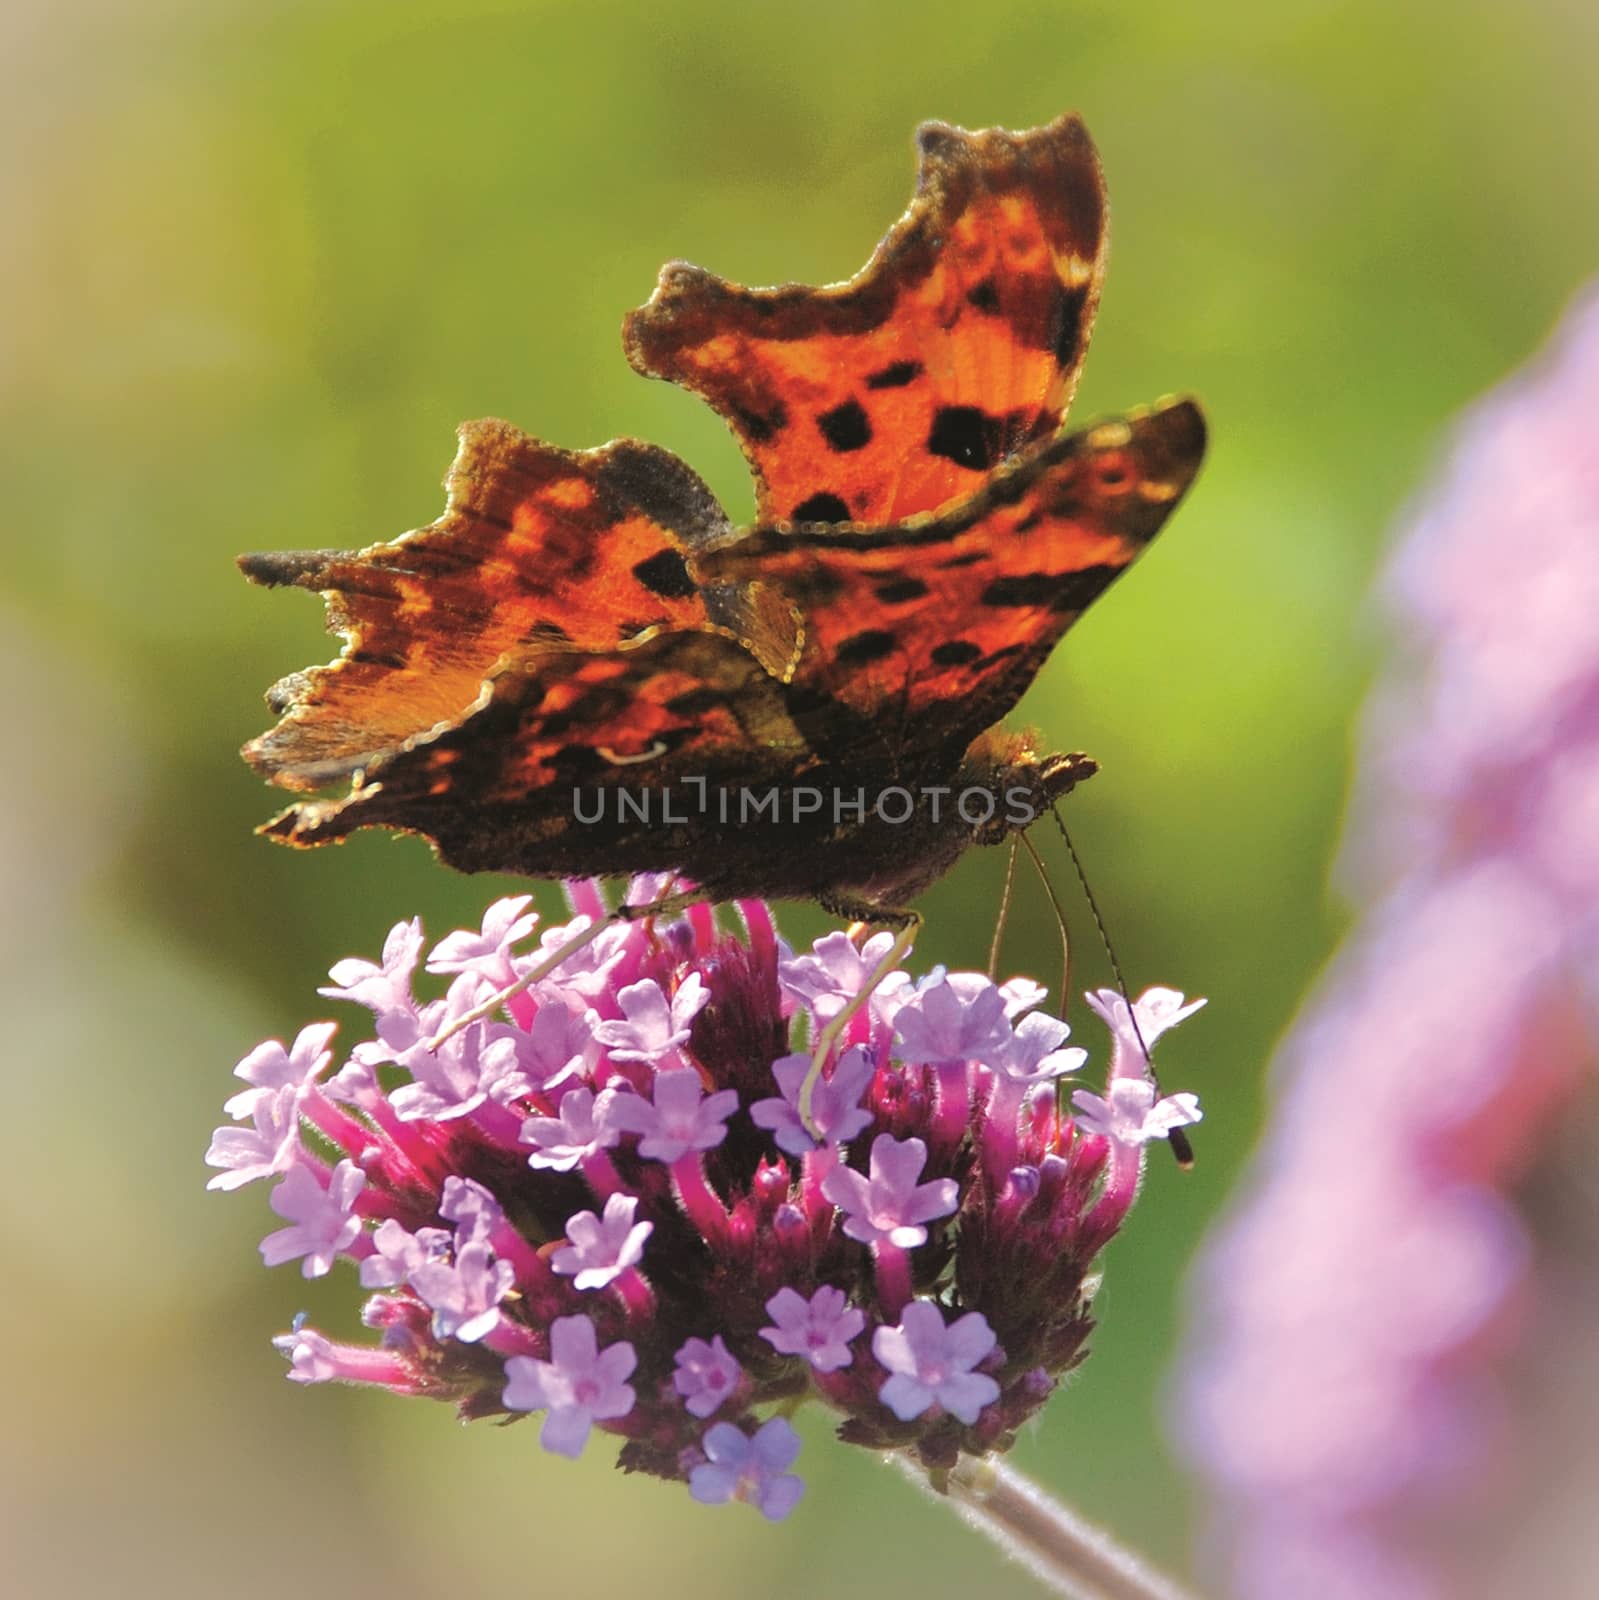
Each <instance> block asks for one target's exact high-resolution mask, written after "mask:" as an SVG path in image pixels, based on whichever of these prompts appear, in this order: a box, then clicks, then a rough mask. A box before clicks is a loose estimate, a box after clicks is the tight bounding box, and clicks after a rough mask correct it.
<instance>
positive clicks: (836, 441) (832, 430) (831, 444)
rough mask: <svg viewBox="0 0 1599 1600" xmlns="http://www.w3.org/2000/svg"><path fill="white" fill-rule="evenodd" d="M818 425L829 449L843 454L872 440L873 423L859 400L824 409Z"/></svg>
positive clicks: (818, 419) (817, 422)
mask: <svg viewBox="0 0 1599 1600" xmlns="http://www.w3.org/2000/svg"><path fill="white" fill-rule="evenodd" d="M816 426H817V427H818V428H820V429H821V430H822V437H823V438H824V439H825V440H827V447H828V449H830V450H836V451H838V452H839V453H840V454H841V455H842V454H844V453H846V452H848V451H850V450H859V449H861V448H863V447H864V446H865V445H867V444H869V443H870V442H871V438H872V424H871V422H870V421H869V420H868V418H867V415H866V411H865V408H864V407H863V406H862V405H861V403H860V401H859V400H846V401H845V402H844V403H843V405H840V406H834V407H833V409H832V410H831V411H824V412H823V413H822V414H821V415H820V416H819V417H818V418H817V419H816Z"/></svg>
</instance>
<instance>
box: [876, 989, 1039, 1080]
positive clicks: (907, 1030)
mask: <svg viewBox="0 0 1599 1600" xmlns="http://www.w3.org/2000/svg"><path fill="white" fill-rule="evenodd" d="M894 1032H895V1033H896V1034H898V1036H899V1041H900V1056H901V1059H903V1060H905V1061H908V1062H917V1063H919V1062H928V1063H936V1062H941V1061H978V1060H985V1059H987V1058H988V1057H989V1056H990V1055H992V1054H994V1053H995V1052H998V1051H1002V1050H1004V1049H1005V1047H1006V1046H1007V1044H1008V1043H1009V1041H1010V1027H1009V1024H1008V1022H1007V1019H1006V1015H1005V996H1004V995H1003V994H1001V993H1000V991H999V988H998V986H997V985H996V984H995V983H994V982H993V981H992V980H991V979H989V978H985V977H983V976H982V974H981V973H977V972H952V973H947V974H945V975H943V976H942V977H940V978H939V979H937V981H935V982H932V983H927V984H924V985H922V986H921V987H920V988H918V989H917V991H916V993H915V994H914V995H912V996H911V997H910V998H909V999H908V1000H907V1001H906V1002H905V1004H904V1005H902V1006H901V1007H900V1008H899V1010H898V1011H897V1012H895V1014H894Z"/></svg>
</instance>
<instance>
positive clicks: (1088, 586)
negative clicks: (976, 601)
mask: <svg viewBox="0 0 1599 1600" xmlns="http://www.w3.org/2000/svg"><path fill="white" fill-rule="evenodd" d="M1121 570H1122V569H1121V568H1120V567H1119V566H1109V565H1101V566H1093V567H1082V568H1080V569H1078V570H1077V571H1076V572H1020V573H1012V574H1010V575H1008V576H1006V577H1003V578H995V579H994V581H993V582H992V583H991V584H989V586H988V587H987V588H986V589H984V590H983V592H982V595H981V596H980V599H981V601H982V603H983V604H984V605H985V606H1047V607H1048V608H1049V609H1050V610H1051V611H1057V612H1066V611H1081V610H1082V609H1083V608H1084V607H1085V606H1087V605H1088V604H1089V602H1090V601H1092V600H1094V599H1095V598H1097V597H1098V595H1099V594H1100V593H1101V592H1102V591H1103V590H1104V589H1105V587H1106V585H1107V584H1109V583H1110V581H1111V579H1112V578H1114V577H1115V576H1116V574H1117V573H1118V572H1120V571H1121Z"/></svg>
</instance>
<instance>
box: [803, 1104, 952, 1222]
mask: <svg viewBox="0 0 1599 1600" xmlns="http://www.w3.org/2000/svg"><path fill="white" fill-rule="evenodd" d="M926 1164H927V1146H926V1145H925V1144H923V1143H922V1141H921V1140H920V1139H896V1138H895V1137H894V1136H893V1135H892V1134H888V1133H880V1134H878V1136H877V1137H876V1138H875V1139H874V1140H872V1154H871V1175H870V1177H862V1176H861V1174H860V1173H858V1172H856V1171H855V1169H854V1168H853V1167H845V1166H840V1167H835V1168H834V1169H833V1171H831V1172H830V1173H828V1175H827V1176H826V1178H824V1179H823V1180H822V1193H823V1195H824V1196H825V1197H826V1198H827V1199H829V1200H831V1201H832V1202H833V1204H834V1205H836V1206H837V1207H838V1208H839V1210H841V1211H842V1212H843V1213H844V1219H845V1220H844V1232H845V1233H846V1234H848V1235H849V1237H850V1238H852V1239H859V1240H860V1241H861V1243H862V1244H878V1243H886V1244H892V1245H897V1246H898V1247H899V1248H900V1249H902V1250H910V1249H913V1248H914V1247H915V1246H917V1245H919V1244H925V1243H926V1241H927V1229H926V1227H925V1226H923V1224H925V1223H928V1222H931V1221H933V1219H934V1218H936V1217H947V1216H949V1215H950V1213H951V1212H953V1211H954V1209H955V1207H956V1206H957V1205H958V1204H959V1203H960V1186H959V1185H958V1184H957V1183H956V1182H955V1180H954V1179H953V1178H935V1179H934V1180H933V1181H932V1182H931V1183H918V1182H917V1181H916V1180H917V1179H918V1178H920V1177H921V1175H922V1168H923V1167H924V1166H925V1165H926Z"/></svg>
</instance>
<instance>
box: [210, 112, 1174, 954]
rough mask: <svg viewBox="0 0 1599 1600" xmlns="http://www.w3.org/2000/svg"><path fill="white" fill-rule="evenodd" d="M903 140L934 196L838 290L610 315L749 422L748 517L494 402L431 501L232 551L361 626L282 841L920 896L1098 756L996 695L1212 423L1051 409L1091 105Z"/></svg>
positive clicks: (664, 280)
mask: <svg viewBox="0 0 1599 1600" xmlns="http://www.w3.org/2000/svg"><path fill="white" fill-rule="evenodd" d="M918 138H919V144H920V151H921V166H920V174H919V180H918V186H917V192H916V196H915V198H914V200H913V201H912V203H911V206H910V208H909V210H908V211H907V212H906V214H905V216H904V217H903V218H902V219H901V220H900V221H899V222H898V223H897V224H895V226H894V227H893V228H892V229H891V230H890V232H889V233H888V235H887V236H886V237H885V238H884V239H883V241H882V242H881V243H880V244H879V246H878V247H877V250H876V252H875V253H874V254H873V256H872V259H871V260H870V262H869V263H868V264H867V266H866V267H865V268H864V269H863V270H862V271H861V272H860V273H859V274H858V275H857V276H856V277H854V278H852V279H850V280H849V281H848V282H847V283H842V284H836V285H832V286H829V287H826V288H821V289H813V288H806V287H803V286H798V285H789V286H786V287H783V288H777V289H746V288H742V287H740V286H738V285H736V284H731V283H728V282H726V281H725V280H723V279H721V278H717V277H714V276H712V275H711V274H709V273H707V272H704V271H702V270H701V269H700V268H698V267H693V266H689V265H686V264H684V263H680V262H679V263H673V264H671V265H668V266H667V267H666V268H665V269H664V270H663V271H662V273H661V278H660V283H659V286H658V287H657V288H656V291H655V293H654V295H653V296H652V297H651V299H650V300H649V302H648V304H646V305H644V306H642V307H641V308H640V309H638V310H637V311H634V312H633V313H631V314H630V315H629V316H628V318H627V320H626V323H625V325H624V339H625V344H626V350H627V355H628V359H629V361H630V362H631V363H632V365H633V366H634V367H635V368H636V369H637V370H638V371H639V372H640V373H643V374H644V375H646V376H650V377H659V378H665V379H667V380H669V381H671V382H674V383H678V384H681V385H683V386H685V387H686V388H689V389H692V390H693V391H694V392H696V393H697V394H699V395H701V396H703V397H704V399H705V400H707V401H708V402H709V403H710V404H711V405H712V406H713V407H715V409H716V410H717V411H718V412H719V413H720V414H721V415H722V416H723V417H725V418H726V419H727V421H728V423H729V424H730V426H731V427H732V429H733V430H734V432H735V433H736V434H737V436H738V439H739V442H740V443H741V445H742V446H743V449H744V452H745V455H746V456H747V457H748V459H749V462H750V466H751V468H752V469H753V471H754V474H755V478H756V483H757V489H758V505H757V520H756V523H755V525H754V526H753V527H751V528H749V529H746V530H740V529H735V528H733V527H732V526H731V525H730V524H729V522H728V520H727V518H726V516H725V515H724V513H723V511H722V509H721V507H720V506H719V505H718V504H717V502H716V500H715V498H714V497H713V496H712V494H711V492H710V490H709V489H708V488H706V486H705V484H704V483H703V482H701V480H700V479H699V477H698V476H697V475H696V474H695V473H694V472H693V471H692V470H690V468H689V467H687V466H686V465H684V463H683V462H681V461H679V460H678V459H677V458H676V457H675V456H672V455H670V454H668V453H667V452H666V451H664V450H661V449H658V448H656V447H655V446H653V445H648V444H642V443H639V442H638V441H636V440H632V439H622V440H616V441H613V442H612V443H610V444H607V445H603V446H601V447H600V448H598V449H594V450H584V451H576V452H571V451H566V450H561V449H557V448H556V447H554V446H553V445H548V444H543V443H541V442H540V441H538V440H536V439H532V438H529V437H528V436H527V435H526V434H524V433H521V432H519V431H518V430H517V429H515V428H513V427H511V426H510V425H509V424H508V423H504V422H495V421H486V422H473V423H468V424H466V425H465V426H464V427H463V428H462V429H461V431H460V440H461V443H460V450H459V452H458V454H457V455H456V458H455V462H454V465H453V466H452V467H451V469H450V473H449V476H448V478H447V479H446V487H447V489H448V495H449V498H448V505H447V508H446V510H445V513H444V515H443V516H442V517H440V518H439V520H438V521H437V522H434V523H432V524H430V525H429V526H427V527H425V528H422V529H419V530H417V531H416V532H413V533H407V534H404V535H402V536H401V537H400V538H398V539H396V540H394V541H393V542H392V543H388V544H377V545H373V546H371V547H369V548H367V549H365V550H360V551H355V552H350V553H341V552H337V551H329V550H317V551H300V552H293V553H283V554H266V555H249V556H244V557H242V558H241V560H240V565H241V566H242V568H243V569H244V572H245V573H246V575H247V576H248V577H250V578H251V579H253V580H254V581H256V582H258V583H263V584H267V585H274V586H276V585H286V584H287V585H294V586H297V587H300V588H304V589H312V590H315V591H317V592H319V593H321V594H322V595H323V597H324V598H325V600H326V601H327V605H328V625H329V628H330V630H332V631H336V632H338V633H339V634H341V635H343V638H344V650H343V653H342V654H341V655H340V657H339V658H338V659H337V660H336V661H334V662H333V663H332V664H330V665H328V666H322V667H312V668H310V669H309V670H307V671H305V672H299V673H295V674H293V675H292V676H290V677H288V678H286V679H284V680H283V681H282V682H280V683H279V684H277V685H276V686H275V687H274V688H273V689H272V690H271V691H270V693H269V695H268V700H269V703H270V704H271V706H272V707H273V709H274V711H276V712H278V713H279V714H280V716H281V720H280V721H279V723H278V724H277V726H276V727H275V728H273V729H272V730H271V731H270V732H268V733H266V734H264V735H262V736H261V737H260V738H258V739H256V740H254V741H253V742H251V743H250V744H249V745H247V746H246V747H245V752H244V753H245V756H246V757H247V759H248V760H249V761H250V762H251V763H252V764H253V765H254V766H255V767H256V768H257V769H259V770H260V771H261V772H262V773H263V774H264V775H265V776H266V777H267V778H269V779H270V780H271V781H272V782H273V783H275V784H278V785H280V786H282V787H283V788H286V789H291V790H296V791H301V792H313V791H316V790H319V789H323V788H325V787H327V786H329V785H334V784H339V785H346V784H347V785H348V792H346V793H344V794H342V795H340V796H339V797H337V798H333V799H306V800H301V801H300V802H298V803H297V804H295V805H293V806H291V807H290V808H289V809H288V810H287V811H285V812H283V813H282V814H281V815H280V816H278V817H276V818H275V819H273V820H272V821H271V822H269V823H267V824H266V825H265V827H264V829H263V831H264V832H265V833H267V834H269V835H270V836H271V837H272V838H275V839H278V840H281V841H283V842H285V843H288V844H294V845H321V844H327V843H330V842H333V841H338V840H342V839H344V838H345V837H346V836H347V835H349V834H350V833H352V832H354V831H355V830H356V829H358V828H364V827H373V826H378V827H386V828H394V829H400V830H404V831H406V832H411V833H418V834H421V835H423V836H424V837H426V838H428V839H430V840H431V841H432V843H433V847H434V849H435V850H436V852H437V853H438V855H439V856H440V857H441V858H442V859H443V860H444V861H446V862H447V863H449V864H450V865H451V866H454V867H459V868H461V869H463V870H466V871H479V870H488V871H497V872H511V873H520V874H526V875H530V876H534V877H543V878H572V877H579V876H588V875H611V874H620V873H634V872H652V871H665V872H670V873H673V874H680V875H682V876H683V877H685V878H687V879H690V880H692V881H693V882H694V884H695V885H697V890H696V897H697V898H705V899H711V900H720V899H726V898H732V897H736V896H771V897H779V898H781V897H802V898H812V899H815V900H818V901H820V902H821V903H822V904H823V905H824V906H826V907H828V908H829V909H831V910H834V911H836V912H838V913H840V914H842V915H846V916H853V917H859V918H864V919H874V920H880V921H888V922H892V923H897V924H900V925H903V924H905V923H906V922H907V921H908V920H909V917H910V914H909V913H908V912H907V911H906V907H907V905H908V903H909V901H910V900H911V899H912V898H913V897H914V896H915V895H917V894H918V893H919V892H920V891H921V890H922V889H923V888H925V887H926V886H927V885H928V884H930V883H931V882H932V881H933V880H934V879H936V878H937V877H939V876H940V874H942V873H943V872H944V871H945V870H946V869H947V868H948V867H949V866H950V865H951V864H952V863H953V862H954V861H955V859H956V858H957V857H958V856H959V855H960V854H961V853H962V852H963V851H964V850H965V849H966V848H967V847H968V846H970V845H972V844H988V843H996V842H998V841H1000V840H1003V839H1005V838H1007V837H1009V836H1010V835H1012V834H1013V833H1014V832H1016V831H1017V830H1018V829H1019V828H1021V827H1023V826H1025V824H1026V823H1027V822H1029V821H1031V820H1032V819H1033V817H1034V816H1035V815H1037V813H1038V812H1039V811H1040V810H1042V809H1043V808H1044V807H1046V806H1048V805H1049V804H1050V803H1051V802H1052V801H1053V800H1054V799H1055V798H1056V797H1058V796H1059V795H1061V794H1063V793H1064V792H1065V791H1066V790H1068V789H1070V788H1071V787H1072V785H1073V784H1074V783H1076V782H1077V781H1079V780H1081V779H1082V778H1084V777H1086V776H1087V775H1089V774H1090V773H1092V772H1093V771H1094V770H1095V769H1094V763H1093V762H1092V761H1091V760H1089V759H1088V758H1087V757H1086V756H1082V755H1076V754H1067V755H1051V754H1047V753H1045V752H1043V751H1042V750H1041V748H1040V746H1039V741H1038V736H1037V735H1035V734H1032V733H1023V732H1013V731H1005V730H1001V729H998V728H996V727H995V724H996V723H997V722H998V720H999V719H1000V718H1001V717H1002V716H1003V715H1004V714H1005V713H1006V712H1007V711H1008V710H1010V708H1011V707H1012V706H1013V705H1014V704H1015V703H1016V701H1017V700H1018V699H1019V698H1020V697H1021V695H1022V693H1023V691H1024V690H1025V689H1026V688H1027V686H1028V685H1029V683H1031V681H1032V679H1033V677H1034V676H1035V674H1036V673H1037V672H1038V670H1039V668H1040V667H1041V666H1042V665H1043V662H1044V660H1045V658H1046V657H1047V656H1048V655H1049V652H1050V651H1051V649H1052V648H1053V647H1054V645H1055V642H1056V641H1057V640H1058V639H1059V638H1060V636H1061V635H1062V634H1063V633H1064V632H1065V631H1066V629H1067V628H1068V627H1070V626H1071V624H1072V623H1073V622H1074V621H1075V620H1076V619H1077V617H1078V616H1079V615H1080V614H1081V613H1082V611H1083V610H1084V609H1085V608H1086V607H1087V606H1088V605H1090V604H1091V603H1092V602H1093V601H1094V600H1095V599H1096V598H1097V597H1098V596H1099V595H1100V594H1101V593H1102V592H1103V591H1104V590H1105V588H1106V587H1107V586H1108V585H1109V584H1110V583H1111V582H1112V581H1113V580H1114V579H1115V578H1116V576H1117V575H1118V574H1119V573H1120V572H1121V571H1122V569H1123V568H1124V567H1126V566H1127V565H1128V564H1129V563H1130V562H1131V561H1132V560H1133V559H1134V558H1135V557H1136V556H1137V555H1138V554H1139V553H1140V552H1141V551H1142V550H1143V548H1144V546H1145V545H1147V544H1148V543H1149V541H1150V540H1151V539H1152V538H1153V537H1154V536H1155V534H1156V532H1157V531H1158V530H1159V529H1160V527H1161V525H1162V524H1163V523H1164V522H1165V520H1166V518H1167V517H1168V516H1169V515H1170V513H1171V511H1172V509H1173V507H1174V506H1175V505H1176V503H1177V501H1178V500H1179V499H1180V498H1181V497H1182V495H1183V493H1184V491H1185V490H1186V489H1187V488H1188V486H1189V484H1190V482H1191V481H1192V480H1193V477H1194V475H1195V473H1196V471H1197V470H1198V467H1199V462H1200V457H1201V455H1202V453H1203V449H1204V425H1203V422H1202V420H1201V417H1200V413H1199V411H1198V409H1197V408H1196V407H1195V406H1194V405H1193V404H1192V403H1191V402H1189V401H1186V400H1183V401H1174V402H1165V403H1162V404H1159V405H1157V406H1155V407H1153V408H1151V409H1149V410H1143V411H1137V412H1132V413H1129V414H1128V415H1127V416H1125V417H1122V418H1120V419H1118V420H1114V421H1110V422H1105V423H1101V424H1100V425H1098V426H1096V427H1093V428H1089V429H1087V430H1086V431H1083V432H1078V433H1072V434H1068V433H1064V432H1062V431H1060V429H1061V421H1062V417H1063V415H1064V412H1065V410H1066V407H1067V404H1068V402H1069V400H1070V398H1071V395H1072V391H1073V389H1074V388H1075V385H1076V381H1077V374H1078V370H1079V368H1080V366H1081V363H1082V357H1083V352H1084V349H1085V346H1086V344H1087V338H1088V331H1089V326H1090V323H1091V321H1092V318H1093V314H1094V309H1095V304H1096V302H1097V300H1098V297H1099V288H1100V280H1101V276H1102V272H1103V262H1104V249H1105V230H1104V190H1103V184H1102V180H1101V176H1100V168H1099V162H1098V158H1097V156H1096V154H1095V151H1094V147H1093V144H1092V142H1091V141H1090V139H1089V137H1088V134H1087V131H1086V130H1085V129H1084V127H1083V125H1082V123H1081V122H1080V121H1079V120H1078V119H1077V118H1076V117H1070V116H1068V117H1062V118H1060V119H1059V120H1058V121H1056V122H1053V123H1051V124H1050V125H1048V126H1047V127H1043V128H1038V129H1034V130H1032V131H1030V132H1026V133H1019V134H1018V133H1011V132H1007V131H1004V130H1000V129H991V130H987V131H984V132H980V133H967V132H964V131H962V130H960V129H958V128H953V127H949V126H946V125H944V124H942V123H928V124H926V125H925V126H923V127H922V128H921V130H920V132H919V135H918ZM974 797H976V798H974Z"/></svg>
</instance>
